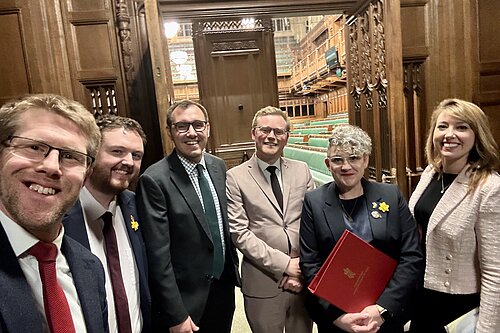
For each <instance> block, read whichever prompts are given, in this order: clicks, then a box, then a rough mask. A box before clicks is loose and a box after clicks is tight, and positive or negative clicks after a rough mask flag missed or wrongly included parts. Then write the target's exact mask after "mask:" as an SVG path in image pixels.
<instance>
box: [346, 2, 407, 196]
mask: <svg viewBox="0 0 500 333" xmlns="http://www.w3.org/2000/svg"><path fill="white" fill-rule="evenodd" d="M347 25H348V29H347V31H348V32H347V33H348V36H347V42H348V48H347V49H348V50H349V51H348V89H349V92H350V95H351V99H350V100H349V116H350V119H352V120H353V123H354V124H355V125H358V126H360V127H362V128H363V129H364V130H366V131H367V132H368V134H369V135H370V136H371V138H372V140H373V152H372V156H371V158H370V165H369V167H368V177H369V178H371V179H373V180H377V181H383V182H388V183H397V184H398V185H399V187H400V188H401V190H402V192H403V193H405V194H408V184H407V180H406V153H405V148H406V141H405V135H401V134H404V128H405V117H404V100H403V83H402V82H403V62H402V44H401V19H400V2H399V0H377V1H367V2H366V4H365V5H364V6H362V7H361V8H360V9H359V10H358V11H357V12H356V13H353V15H352V16H351V17H350V18H349V19H348V21H347ZM402 131H403V133H401V132H402Z"/></svg>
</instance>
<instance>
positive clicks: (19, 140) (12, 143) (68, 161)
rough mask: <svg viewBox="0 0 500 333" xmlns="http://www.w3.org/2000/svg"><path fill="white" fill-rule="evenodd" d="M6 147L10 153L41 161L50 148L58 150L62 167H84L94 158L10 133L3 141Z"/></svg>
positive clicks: (47, 154) (89, 164) (88, 165)
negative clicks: (5, 140)
mask: <svg viewBox="0 0 500 333" xmlns="http://www.w3.org/2000/svg"><path fill="white" fill-rule="evenodd" d="M4 145H5V146H6V147H10V148H12V154H13V155H15V156H17V157H20V158H24V159H27V160H30V161H33V162H41V161H43V159H44V158H46V157H47V156H49V154H50V152H51V151H52V150H57V151H58V152H59V164H60V166H61V167H62V168H64V169H74V168H80V167H81V168H84V169H87V168H88V167H90V166H91V165H92V163H93V162H94V160H95V158H94V157H93V156H90V155H87V154H85V153H81V152H79V151H76V150H72V149H64V148H56V147H53V146H51V145H49V144H47V143H45V142H41V141H38V140H33V139H30V138H25V137H22V136H17V135H11V136H9V137H8V138H7V142H6V143H4Z"/></svg>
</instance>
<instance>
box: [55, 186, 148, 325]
mask: <svg viewBox="0 0 500 333" xmlns="http://www.w3.org/2000/svg"><path fill="white" fill-rule="evenodd" d="M117 204H118V205H119V206H120V209H121V211H122V214H123V220H124V221H125V226H126V229H127V234H128V238H129V240H130V245H131V246H132V252H133V253H134V258H135V263H136V265H137V270H138V271H139V292H140V300H141V313H142V321H143V327H142V332H144V333H147V332H150V329H151V295H150V293H149V286H148V263H147V258H146V247H145V246H144V240H143V238H142V232H141V229H142V223H141V221H140V220H139V219H138V215H137V209H136V206H135V194H134V193H133V192H132V191H129V190H125V191H123V192H121V193H120V194H119V195H118V197H117ZM131 216H133V218H134V220H135V221H138V223H139V229H137V230H134V229H132V225H131V223H130V222H131V219H132V218H131ZM63 223H64V230H65V233H66V235H68V236H70V237H71V238H73V239H74V240H76V241H78V242H79V243H80V244H82V245H83V246H85V247H86V248H87V249H88V250H90V243H89V236H88V234H87V228H86V227H85V219H84V217H83V210H82V204H81V202H80V200H78V201H77V202H76V203H75V205H74V206H73V207H72V208H71V209H70V210H69V211H68V213H66V215H65V216H64V219H63Z"/></svg>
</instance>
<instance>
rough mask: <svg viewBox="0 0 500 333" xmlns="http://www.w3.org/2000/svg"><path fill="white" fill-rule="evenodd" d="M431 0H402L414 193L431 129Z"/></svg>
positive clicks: (410, 184) (407, 125)
mask: <svg viewBox="0 0 500 333" xmlns="http://www.w3.org/2000/svg"><path fill="white" fill-rule="evenodd" d="M428 3H429V1H428V0H402V1H401V22H402V25H401V31H402V32H401V33H402V45H403V75H404V77H403V84H404V88H403V89H404V90H403V91H404V117H405V132H404V133H405V136H406V168H407V174H408V187H409V192H410V193H411V192H412V191H413V189H414V188H415V186H416V184H417V183H418V180H419V179H420V174H421V172H422V171H423V169H424V168H425V166H426V164H427V162H426V159H425V155H424V150H425V139H426V137H427V131H428V128H427V127H428V118H429V112H428V105H427V100H426V96H427V94H426V85H425V78H426V76H428V75H427V72H428V66H426V64H427V59H428V57H429V27H430V25H431V24H429V22H427V19H428V15H429V14H428V11H429V4H428Z"/></svg>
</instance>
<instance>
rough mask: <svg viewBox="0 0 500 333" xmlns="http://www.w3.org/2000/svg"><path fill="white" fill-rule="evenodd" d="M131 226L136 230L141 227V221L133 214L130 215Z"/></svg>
mask: <svg viewBox="0 0 500 333" xmlns="http://www.w3.org/2000/svg"><path fill="white" fill-rule="evenodd" d="M130 226H131V227H132V229H133V230H134V231H137V229H139V222H137V221H136V220H135V219H134V216H133V215H130Z"/></svg>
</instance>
